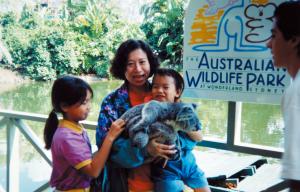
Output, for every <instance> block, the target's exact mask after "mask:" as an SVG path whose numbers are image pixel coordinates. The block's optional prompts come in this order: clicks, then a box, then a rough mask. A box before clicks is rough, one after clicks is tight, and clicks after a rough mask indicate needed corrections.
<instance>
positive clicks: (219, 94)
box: [183, 0, 292, 104]
mask: <svg viewBox="0 0 300 192" xmlns="http://www.w3.org/2000/svg"><path fill="white" fill-rule="evenodd" d="M282 2H283V1H282V0H191V1H190V4H189V6H188V8H187V10H186V16H185V27H184V54H183V74H184V80H185V92H184V96H186V97H196V98H204V99H220V100H227V101H242V102H256V103H270V104H279V103H280V98H281V96H282V93H283V92H284V89H285V88H286V87H287V85H289V83H290V76H289V75H288V74H287V72H286V70H285V69H278V68H274V66H273V60H272V55H271V52H270V50H269V49H268V48H267V47H266V43H267V42H268V40H269V39H270V38H271V29H272V27H273V14H274V10H275V8H276V6H278V4H279V3H282ZM291 19H292V18H291Z"/></svg>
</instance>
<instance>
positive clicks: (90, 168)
mask: <svg viewBox="0 0 300 192" xmlns="http://www.w3.org/2000/svg"><path fill="white" fill-rule="evenodd" d="M124 125H125V122H124V121H123V120H122V119H118V120H116V121H114V122H113V123H112V125H111V127H110V129H109V132H108V134H107V136H106V137H105V139H104V141H103V143H102V146H101V148H100V149H99V150H98V152H96V154H95V155H94V157H93V159H92V162H91V163H90V164H88V165H86V166H84V167H83V168H81V169H80V170H81V171H82V172H83V173H85V174H87V175H89V176H91V177H94V178H97V177H98V176H99V174H100V172H101V171H102V169H103V168H104V165H105V162H106V160H107V158H108V156H109V153H110V150H111V147H112V144H113V142H114V140H115V139H116V138H117V137H118V136H119V134H120V133H121V132H122V131H123V130H124Z"/></svg>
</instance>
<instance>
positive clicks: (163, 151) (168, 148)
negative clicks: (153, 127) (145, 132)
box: [147, 138, 177, 159]
mask: <svg viewBox="0 0 300 192" xmlns="http://www.w3.org/2000/svg"><path fill="white" fill-rule="evenodd" d="M174 148H175V145H164V144H161V143H158V142H157V141H156V138H153V139H152V140H150V142H149V143H148V144H147V151H148V153H149V154H150V155H151V156H152V157H154V158H157V157H163V158H165V159H169V157H168V155H172V154H175V153H176V152H177V150H176V149H174Z"/></svg>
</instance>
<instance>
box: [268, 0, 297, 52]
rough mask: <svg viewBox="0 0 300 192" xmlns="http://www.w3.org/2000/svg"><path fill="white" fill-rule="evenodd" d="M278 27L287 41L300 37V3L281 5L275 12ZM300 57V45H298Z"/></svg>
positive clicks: (289, 2) (293, 2)
mask: <svg viewBox="0 0 300 192" xmlns="http://www.w3.org/2000/svg"><path fill="white" fill-rule="evenodd" d="M274 16H275V18H276V26H277V27H278V29H279V30H280V31H281V32H282V34H283V37H284V39H285V40H290V39H292V38H295V37H300V1H287V2H284V3H281V4H280V5H279V6H278V7H277V8H276V10H275V13H274ZM297 51H298V56H300V43H299V44H298V45H297Z"/></svg>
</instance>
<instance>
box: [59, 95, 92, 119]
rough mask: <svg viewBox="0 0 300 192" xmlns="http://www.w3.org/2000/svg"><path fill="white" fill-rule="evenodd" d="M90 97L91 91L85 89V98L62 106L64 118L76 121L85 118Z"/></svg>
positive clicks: (88, 109)
mask: <svg viewBox="0 0 300 192" xmlns="http://www.w3.org/2000/svg"><path fill="white" fill-rule="evenodd" d="M91 97H92V95H91V92H90V91H88V90H87V94H86V98H85V100H84V101H83V102H78V103H76V104H74V105H71V106H65V107H62V110H63V111H64V118H65V119H67V120H69V121H73V122H76V123H77V122H78V121H82V120H85V119H86V118H87V116H88V114H89V112H90V109H91Z"/></svg>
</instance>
